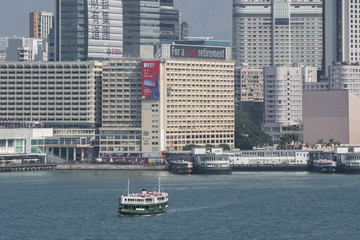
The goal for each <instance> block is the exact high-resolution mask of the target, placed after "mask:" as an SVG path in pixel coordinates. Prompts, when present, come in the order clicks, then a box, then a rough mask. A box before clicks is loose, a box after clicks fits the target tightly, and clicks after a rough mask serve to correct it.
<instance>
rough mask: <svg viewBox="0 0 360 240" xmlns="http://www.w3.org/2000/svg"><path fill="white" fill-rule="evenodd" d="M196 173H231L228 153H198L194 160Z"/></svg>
mask: <svg viewBox="0 0 360 240" xmlns="http://www.w3.org/2000/svg"><path fill="white" fill-rule="evenodd" d="M194 173H198V174H231V173H232V171H231V167H230V160H229V157H228V156H227V155H217V154H204V155H197V156H196V157H195V160H194Z"/></svg>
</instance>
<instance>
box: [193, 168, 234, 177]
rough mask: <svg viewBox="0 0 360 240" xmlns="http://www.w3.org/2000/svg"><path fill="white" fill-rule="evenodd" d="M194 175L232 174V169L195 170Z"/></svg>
mask: <svg viewBox="0 0 360 240" xmlns="http://www.w3.org/2000/svg"><path fill="white" fill-rule="evenodd" d="M193 173H194V174H229V175H230V174H231V173H232V171H231V168H195V169H194V172H193Z"/></svg>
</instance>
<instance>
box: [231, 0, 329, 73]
mask: <svg viewBox="0 0 360 240" xmlns="http://www.w3.org/2000/svg"><path fill="white" fill-rule="evenodd" d="M322 4H323V0H292V1H290V0H258V1H247V0H234V1H233V57H234V60H235V61H236V64H237V65H240V64H242V63H248V64H249V66H253V67H266V66H280V65H284V64H293V63H300V64H305V65H308V66H313V67H317V68H318V69H321V68H322V54H323V46H322V45H323V5H322Z"/></svg>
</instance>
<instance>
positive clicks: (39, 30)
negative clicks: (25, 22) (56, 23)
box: [29, 11, 53, 39]
mask: <svg viewBox="0 0 360 240" xmlns="http://www.w3.org/2000/svg"><path fill="white" fill-rule="evenodd" d="M29 17H30V19H29V20H30V21H29V37H30V38H42V39H44V38H47V37H48V35H49V33H50V29H51V28H52V21H53V14H52V13H51V12H44V11H37V12H36V11H32V12H30V14H29Z"/></svg>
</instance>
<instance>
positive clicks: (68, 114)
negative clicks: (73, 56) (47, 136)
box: [0, 62, 101, 141]
mask: <svg viewBox="0 0 360 240" xmlns="http://www.w3.org/2000/svg"><path fill="white" fill-rule="evenodd" d="M100 90H101V64H99V63H96V62H61V63H46V62H27V63H16V62H8V63H0V120H1V121H11V122H14V123H15V122H26V121H37V122H41V127H45V128H46V127H48V128H53V129H54V136H62V137H74V136H77V137H86V138H87V139H88V141H93V140H94V139H95V126H98V125H100V124H101V111H100V109H101V106H100V105H99V104H100V101H101V100H99V99H101V95H100V94H101V92H100Z"/></svg>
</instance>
